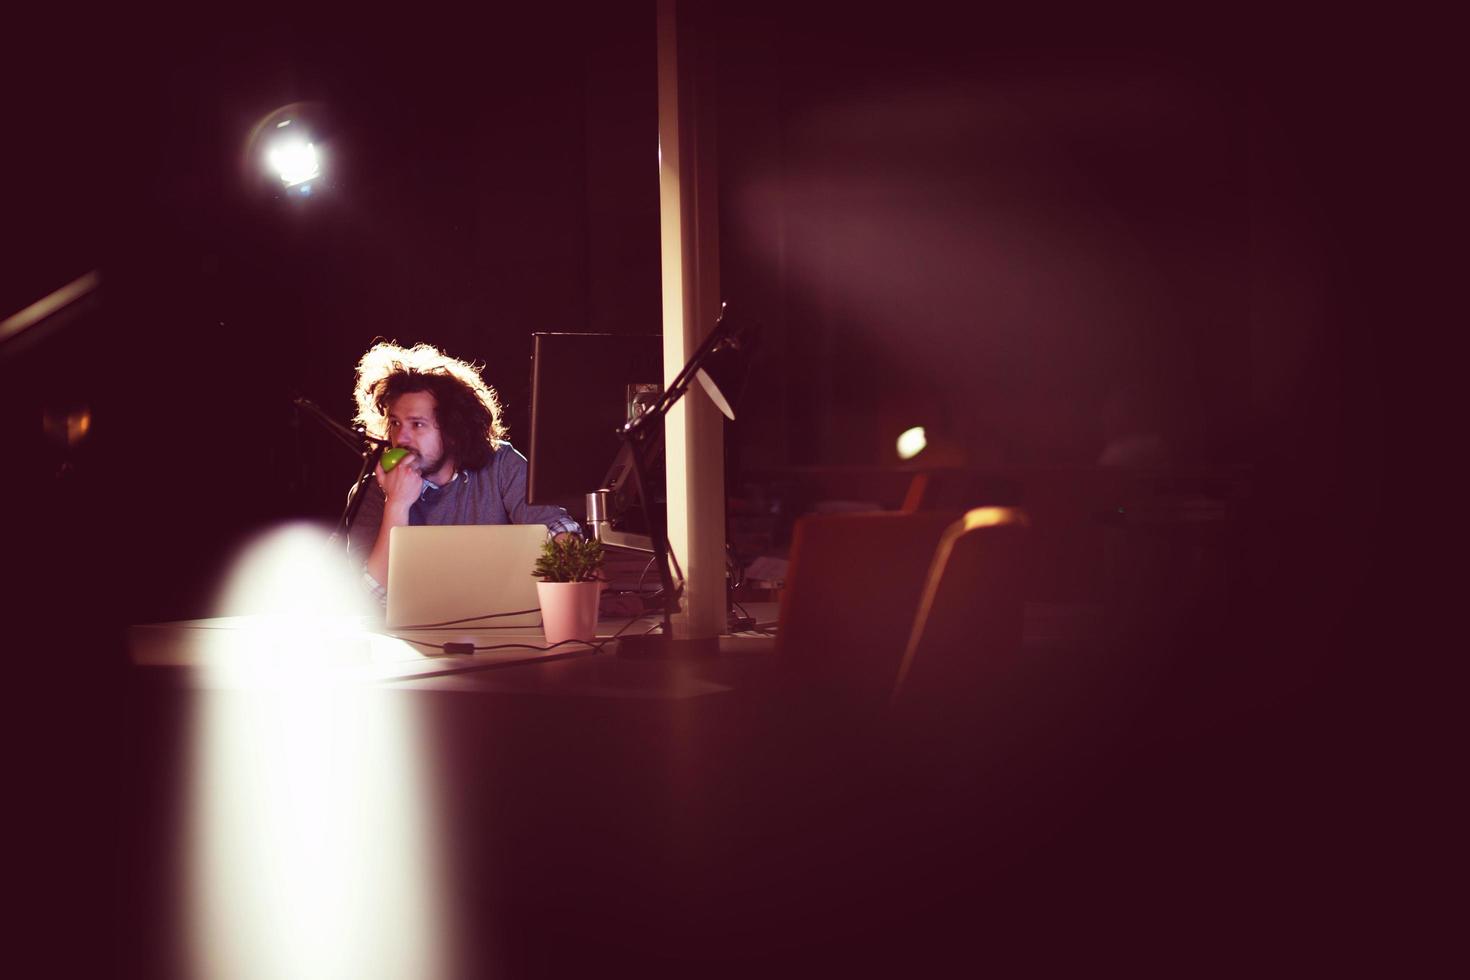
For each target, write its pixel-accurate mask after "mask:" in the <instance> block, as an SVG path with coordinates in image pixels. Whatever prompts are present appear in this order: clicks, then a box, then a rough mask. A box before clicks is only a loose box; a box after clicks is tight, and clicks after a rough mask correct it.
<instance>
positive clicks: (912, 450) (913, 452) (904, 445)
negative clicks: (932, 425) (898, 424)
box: [898, 425, 929, 459]
mask: <svg viewBox="0 0 1470 980" xmlns="http://www.w3.org/2000/svg"><path fill="white" fill-rule="evenodd" d="M927 445H929V440H928V439H927V438H925V436H924V427H923V426H922V425H916V426H914V427H913V428H912V429H905V430H904V432H903V434H902V435H900V436H899V437H898V458H899V459H913V458H914V457H915V456H917V455H919V453H921V452H923V451H924V447H925V446H927Z"/></svg>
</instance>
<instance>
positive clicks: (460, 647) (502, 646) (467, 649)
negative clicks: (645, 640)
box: [384, 614, 662, 656]
mask: <svg viewBox="0 0 1470 980" xmlns="http://www.w3.org/2000/svg"><path fill="white" fill-rule="evenodd" d="M507 615H510V614H507ZM645 615H646V614H645ZM643 618H645V616H635V617H633V618H632V619H630V620H628V621H627V622H626V623H624V624H623V626H622V628H621V629H619V630H618V631H617V632H616V633H614V634H613V635H612V636H609V637H607V638H606V639H604V640H602V641H601V642H598V643H583V642H582V641H581V640H559V641H557V642H556V643H553V644H551V645H550V646H538V645H537V644H535V643H491V644H488V645H486V646H479V645H475V644H469V643H453V642H451V643H434V642H431V641H429V640H416V639H414V638H413V637H411V636H398V635H396V634H394V633H386V634H384V635H386V636H391V637H393V639H395V640H402V641H403V642H404V643H412V644H414V645H416V646H421V647H429V648H431V649H435V650H441V651H443V652H444V653H446V654H450V655H451V656H456V655H466V654H470V653H478V652H479V651H481V650H542V651H545V650H555V649H556V648H557V647H560V646H566V645H567V644H569V643H575V644H577V645H579V646H585V647H590V648H591V651H592V652H593V653H601V652H602V648H603V647H605V646H607V645H608V644H609V643H611V642H612V641H613V640H616V639H617V638H618V637H620V636H622V635H623V633H624V632H625V631H626V630H627V629H628V627H629V626H632V625H633V624H634V623H636V622H637V621H638V620H640V619H643ZM660 625H662V624H661V623H655V624H654V628H657V627H658V626H660ZM413 628H416V627H407V626H406V627H403V629H413ZM649 632H652V630H650V631H649ZM450 647H456V648H457V649H455V650H450V649H449V648H450Z"/></svg>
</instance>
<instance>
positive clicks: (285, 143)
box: [265, 131, 322, 187]
mask: <svg viewBox="0 0 1470 980" xmlns="http://www.w3.org/2000/svg"><path fill="white" fill-rule="evenodd" d="M265 159H266V162H267V163H269V164H270V166H271V169H272V170H274V171H275V172H276V174H277V175H278V176H279V177H280V178H281V183H282V184H285V185H286V186H287V187H296V186H297V185H300V184H305V183H306V182H307V181H309V180H314V179H315V178H317V177H320V176H321V173H322V167H321V155H320V154H319V153H317V149H316V146H315V145H313V144H312V143H311V141H310V140H308V139H306V138H305V137H304V136H302V135H301V134H299V133H290V132H289V131H288V132H287V133H286V134H283V135H281V136H280V137H278V138H277V139H276V140H275V141H274V142H272V143H271V146H270V149H269V150H267V151H266V154H265Z"/></svg>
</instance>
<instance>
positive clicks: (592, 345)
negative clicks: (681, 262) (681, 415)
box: [526, 333, 663, 520]
mask: <svg viewBox="0 0 1470 980" xmlns="http://www.w3.org/2000/svg"><path fill="white" fill-rule="evenodd" d="M531 340H532V349H531V443H530V453H529V455H530V463H531V469H530V476H529V478H528V480H527V487H526V498H527V500H529V501H530V502H531V503H533V504H556V505H558V506H561V507H565V508H567V510H568V511H570V512H571V514H572V516H573V517H575V518H577V519H579V520H580V519H581V518H582V516H584V514H585V507H586V502H585V500H586V494H589V493H591V492H593V491H594V490H599V489H602V484H603V480H604V478H605V477H606V476H607V475H608V468H609V467H610V466H611V465H612V463H613V462H614V460H615V459H616V458H617V455H618V451H619V450H620V449H621V448H622V441H621V440H620V439H619V438H618V435H617V430H618V427H619V426H621V425H622V424H623V423H624V422H626V421H627V420H628V418H629V413H630V411H633V410H635V406H636V404H637V403H638V402H639V401H640V400H646V399H648V398H650V397H652V398H656V397H657V392H658V391H660V390H661V388H662V383H663V338H662V337H661V336H659V335H658V334H635V335H629V336H622V335H619V334H589V333H534V334H532V335H531Z"/></svg>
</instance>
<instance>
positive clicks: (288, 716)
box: [182, 525, 453, 978]
mask: <svg viewBox="0 0 1470 980" xmlns="http://www.w3.org/2000/svg"><path fill="white" fill-rule="evenodd" d="M354 578H355V576H353V575H352V574H351V570H350V568H349V567H348V564H347V561H346V558H345V556H343V555H342V554H341V553H340V550H339V549H337V548H329V547H328V545H327V540H326V536H325V534H323V533H322V532H321V531H319V530H317V529H315V528H311V527H307V526H300V525H298V526H289V527H285V528H282V529H279V530H277V531H274V532H271V533H269V534H267V535H266V536H264V537H263V538H261V539H260V540H259V541H258V542H256V543H254V544H253V545H251V546H250V547H248V548H247V549H246V550H245V552H244V553H243V555H242V557H241V559H240V560H239V562H238V564H237V565H236V567H235V569H234V571H233V573H232V574H231V576H230V578H229V581H228V583H227V585H226V587H225V589H224V590H223V592H222V593H221V598H220V601H219V604H218V605H219V611H220V612H221V613H224V614H227V615H233V616H237V617H240V619H239V620H237V621H236V622H235V623H234V624H233V625H234V626H235V627H237V628H235V629H231V630H229V631H228V633H229V635H230V636H231V637H232V643H231V644H230V645H229V648H228V655H227V656H223V657H222V658H221V659H220V660H219V661H218V662H215V663H212V664H211V666H210V669H211V670H212V671H213V672H214V673H215V674H216V678H215V680H216V683H215V684H214V685H212V686H211V687H210V689H209V690H208V692H207V693H206V694H203V695H201V704H202V705H203V708H202V711H201V714H200V717H199V719H198V722H197V726H198V727H197V729H196V733H195V738H194V743H193V748H194V758H193V766H194V775H193V779H192V794H193V796H192V806H191V822H190V826H189V837H190V840H189V843H190V861H189V863H188V867H187V875H188V878H187V881H186V886H185V888H184V890H183V894H184V908H183V910H182V912H183V914H184V915H186V916H187V918H188V921H189V925H190V929H189V945H188V950H187V954H188V957H189V960H190V962H191V964H192V970H191V974H192V975H196V976H200V977H209V978H214V977H267V976H268V977H283V978H295V977H302V978H306V977H311V978H317V977H354V978H357V977H362V978H375V977H403V976H414V977H428V978H433V977H439V976H445V975H447V974H448V973H449V972H450V967H449V965H448V962H447V957H448V953H447V952H446V951H448V950H451V949H453V944H452V942H451V941H450V937H448V936H446V935H444V934H443V933H442V931H443V928H444V927H443V923H444V922H445V918H444V915H443V914H442V911H441V910H440V908H439V901H438V896H439V894H440V888H439V875H438V871H437V860H438V858H437V855H436V852H435V849H434V848H433V846H432V842H433V841H434V839H436V837H437V836H438V835H436V834H434V833H432V832H431V830H430V827H431V813H432V807H431V805H430V798H429V794H428V787H429V782H428V780H429V776H430V770H429V767H427V766H426V765H425V763H424V762H423V760H422V759H420V758H419V756H420V752H419V747H418V744H417V733H416V729H415V726H414V725H413V724H412V719H411V718H410V717H409V716H408V714H407V713H408V712H409V711H410V710H411V702H406V701H404V700H403V699H402V698H401V696H399V695H397V694H396V693H395V692H393V691H392V690H388V689H383V688H380V687H377V686H374V685H370V684H366V683H363V681H362V679H361V674H360V673H352V672H350V671H348V672H344V671H342V670H341V669H340V667H341V666H342V664H343V662H344V661H349V662H354V663H357V662H361V659H362V658H364V657H366V656H367V655H368V652H367V648H368V642H367V637H368V635H369V634H367V633H365V632H364V630H363V614H364V612H365V611H366V609H367V608H368V607H367V605H366V601H365V597H364V594H363V590H362V588H361V587H360V586H359V585H358V583H357V582H355V581H353V579H354ZM221 682H223V683H221Z"/></svg>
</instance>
